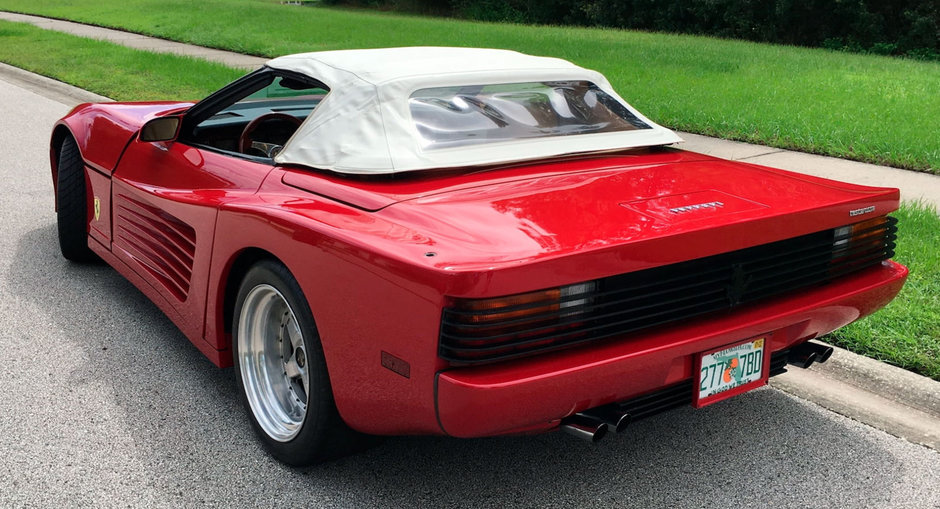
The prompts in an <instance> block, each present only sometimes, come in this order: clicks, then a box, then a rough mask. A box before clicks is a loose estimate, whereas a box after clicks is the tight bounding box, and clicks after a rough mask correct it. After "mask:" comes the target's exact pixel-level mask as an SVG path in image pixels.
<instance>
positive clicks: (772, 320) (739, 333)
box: [435, 261, 907, 438]
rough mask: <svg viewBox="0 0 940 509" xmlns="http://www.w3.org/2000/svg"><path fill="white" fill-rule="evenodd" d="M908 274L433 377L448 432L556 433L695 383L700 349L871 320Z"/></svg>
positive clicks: (854, 281)
mask: <svg viewBox="0 0 940 509" xmlns="http://www.w3.org/2000/svg"><path fill="white" fill-rule="evenodd" d="M906 277H907V268H905V267H904V266H903V265H900V264H897V263H894V262H891V261H888V262H884V263H882V264H881V265H880V266H878V267H875V268H872V269H869V270H866V271H864V272H862V273H860V274H858V275H855V276H853V277H851V278H847V279H845V280H842V281H839V282H837V283H831V284H828V285H826V286H822V287H819V288H814V289H811V290H808V291H805V292H801V293H798V294H796V295H790V296H786V297H782V298H777V299H774V300H771V301H767V302H764V303H761V304H759V305H754V306H748V307H742V308H740V309H738V310H736V311H735V312H733V313H730V314H727V315H724V316H720V317H714V318H710V319H707V320H700V321H696V322H695V323H694V324H690V325H681V326H671V327H668V328H662V329H659V330H655V331H653V332H649V333H646V334H641V335H634V336H632V337H630V338H625V339H623V340H609V341H604V342H602V343H600V344H597V345H591V346H587V347H581V348H573V349H570V350H565V351H561V352H555V353H552V354H547V355H543V356H538V357H533V358H529V359H523V360H519V361H515V362H507V363H501V364H495V365H490V366H480V367H468V368H454V369H450V370H445V371H441V372H439V373H438V374H437V376H436V381H435V384H436V387H435V389H436V390H435V394H436V401H435V404H436V410H437V416H438V421H439V423H440V425H441V428H442V429H443V430H444V432H445V433H447V434H448V435H451V436H456V437H468V438H469V437H481V436H491V435H499V434H507V433H522V432H536V431H543V430H548V429H551V428H554V427H556V426H558V423H559V421H560V420H561V419H562V418H564V417H567V416H569V415H571V414H574V413H576V412H580V411H583V410H586V409H588V408H593V407H596V406H600V405H605V404H609V403H614V402H618V401H623V400H626V399H630V398H633V397H635V396H639V395H642V394H645V393H648V392H652V391H655V390H657V389H661V388H663V387H666V386H669V385H673V384H676V383H678V382H681V381H684V380H687V379H690V378H691V377H692V369H693V368H692V364H693V358H694V355H695V354H696V353H698V352H701V351H704V350H709V349H713V348H717V347H720V346H723V345H727V344H730V343H734V342H736V341H740V340H743V339H747V338H749V337H753V336H757V335H765V336H767V337H768V347H769V350H770V351H771V352H777V351H780V350H784V349H786V348H788V347H790V345H792V344H794V343H798V342H802V341H805V340H807V339H810V338H813V337H816V336H820V335H822V334H826V333H828V332H831V331H833V330H835V329H837V328H839V327H842V326H844V325H846V324H848V323H850V322H852V321H854V320H857V319H859V318H861V317H863V316H866V315H868V314H871V313H872V312H874V311H876V310H878V309H880V308H881V307H883V306H884V305H885V304H887V303H888V302H889V301H890V300H891V299H893V298H894V296H895V295H897V293H898V292H899V291H900V289H901V287H902V286H903V284H904V280H905V279H906Z"/></svg>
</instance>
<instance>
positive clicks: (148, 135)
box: [140, 116, 180, 141]
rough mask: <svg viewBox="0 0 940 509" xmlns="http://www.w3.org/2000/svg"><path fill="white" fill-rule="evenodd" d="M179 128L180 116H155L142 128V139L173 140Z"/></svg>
mask: <svg viewBox="0 0 940 509" xmlns="http://www.w3.org/2000/svg"><path fill="white" fill-rule="evenodd" d="M179 129H180V117H178V116H170V117H159V118H154V119H152V120H150V121H148V122H147V123H146V124H144V126H143V127H142V128H141V129H140V141H173V140H175V139H176V135H177V134H179Z"/></svg>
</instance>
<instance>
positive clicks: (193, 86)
mask: <svg viewBox="0 0 940 509" xmlns="http://www.w3.org/2000/svg"><path fill="white" fill-rule="evenodd" d="M0 61H3V62H5V63H8V64H10V65H14V66H16V67H20V68H22V69H26V70H29V71H32V72H35V73H38V74H42V75H44V76H49V77H51V78H55V79H57V80H59V81H64V82H66V83H69V84H72V85H75V86H77V87H81V88H84V89H85V90H89V91H92V92H94V93H96V94H101V95H103V96H106V97H110V98H112V99H116V100H137V101H145V100H173V99H176V100H196V99H201V98H203V97H205V96H206V95H208V94H209V93H211V92H213V91H214V90H216V89H217V88H219V87H220V86H222V85H224V84H225V83H228V82H230V81H233V80H234V79H236V78H238V77H239V76H241V75H242V74H244V73H243V72H241V71H238V70H235V69H231V68H228V67H225V66H224V65H221V64H214V63H210V62H206V61H205V60H199V59H195V58H191V57H184V56H177V55H168V54H160V53H149V52H144V51H139V50H134V49H131V48H125V47H123V46H116V45H114V44H110V43H107V42H103V41H97V40H93V39H85V38H83V37H76V36H74V35H68V34H63V33H59V32H53V31H50V30H43V29H40V28H36V27H34V26H32V25H27V24H23V23H10V22H8V21H0Z"/></svg>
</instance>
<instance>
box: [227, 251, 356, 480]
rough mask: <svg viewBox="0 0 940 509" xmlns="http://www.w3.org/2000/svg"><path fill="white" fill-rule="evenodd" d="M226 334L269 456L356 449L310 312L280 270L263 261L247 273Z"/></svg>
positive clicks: (300, 457) (298, 457)
mask: <svg viewBox="0 0 940 509" xmlns="http://www.w3.org/2000/svg"><path fill="white" fill-rule="evenodd" d="M232 331H233V338H232V355H233V360H234V364H235V377H236V379H237V381H238V385H239V389H240V395H241V399H242V401H243V403H244V404H245V406H246V408H247V409H248V413H249V415H250V417H251V422H252V424H253V426H254V428H255V431H256V432H257V433H258V435H259V436H260V437H261V440H262V441H263V442H264V444H265V446H266V447H267V449H268V450H269V451H270V452H271V454H272V455H273V456H274V457H275V458H277V459H278V460H280V461H283V462H284V463H287V464H289V465H293V466H307V465H312V464H314V463H318V462H320V461H323V460H327V459H330V458H334V457H337V456H340V455H342V454H344V453H346V452H348V451H350V450H352V449H355V448H357V447H356V442H357V437H358V434H356V433H354V432H353V431H352V430H350V429H349V428H348V427H347V426H346V425H345V423H343V421H342V419H341V418H340V416H339V413H338V412H337V410H336V405H335V404H334V402H333V392H332V388H331V386H330V380H329V376H328V374H327V370H326V361H325V360H324V357H323V349H322V347H321V345H320V339H319V335H318V334H317V329H316V325H315V324H314V321H313V316H312V314H311V312H310V307H309V305H308V304H307V301H306V299H305V298H304V296H303V293H302V292H301V290H300V286H299V285H298V284H297V281H296V280H295V279H294V277H293V276H292V275H291V274H290V272H289V271H288V270H287V268H286V267H284V266H283V265H281V264H279V263H277V262H274V261H269V260H265V261H262V262H259V263H257V264H256V265H254V266H253V267H252V268H251V269H249V270H248V273H247V274H246V275H245V278H244V280H243V281H242V284H241V287H240V288H239V291H238V298H237V300H236V304H235V313H234V323H233V327H232Z"/></svg>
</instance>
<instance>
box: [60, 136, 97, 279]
mask: <svg viewBox="0 0 940 509" xmlns="http://www.w3.org/2000/svg"><path fill="white" fill-rule="evenodd" d="M56 200H57V202H58V210H57V212H56V223H57V225H58V229H59V249H60V250H61V251H62V256H64V257H65V259H67V260H71V261H73V262H81V263H86V262H93V261H96V260H98V259H99V258H98V256H97V255H96V254H95V253H94V252H93V251H92V250H91V249H89V248H88V190H87V189H86V188H85V163H84V162H83V161H82V155H81V153H80V152H79V150H78V145H77V144H76V143H75V140H74V139H72V137H71V136H66V137H65V140H64V141H63V142H62V147H61V149H60V150H59V171H58V175H57V180H56Z"/></svg>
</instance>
